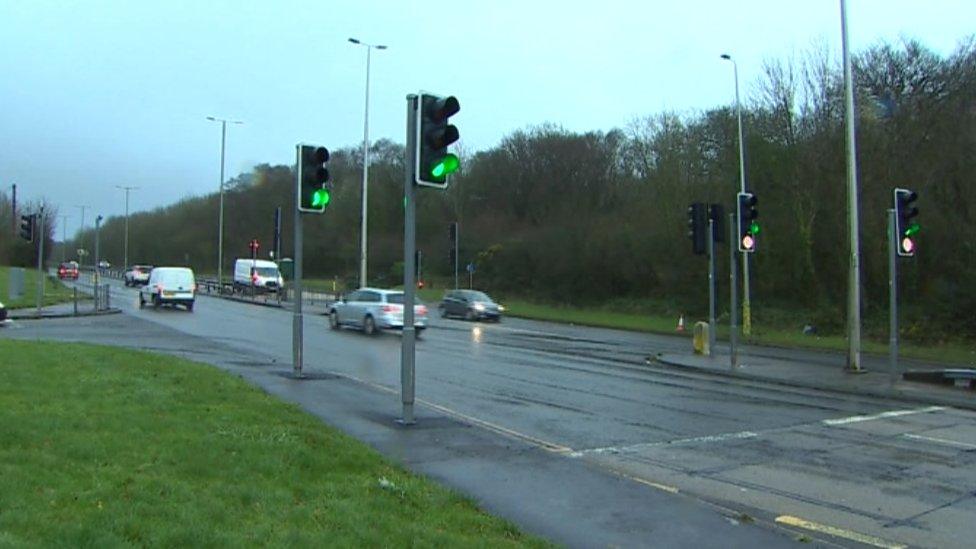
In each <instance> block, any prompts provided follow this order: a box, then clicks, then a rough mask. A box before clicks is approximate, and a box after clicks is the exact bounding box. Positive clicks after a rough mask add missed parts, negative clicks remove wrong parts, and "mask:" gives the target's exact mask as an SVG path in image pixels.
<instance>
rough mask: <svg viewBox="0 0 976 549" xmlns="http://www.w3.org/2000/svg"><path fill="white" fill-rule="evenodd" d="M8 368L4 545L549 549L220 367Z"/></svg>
mask: <svg viewBox="0 0 976 549" xmlns="http://www.w3.org/2000/svg"><path fill="white" fill-rule="evenodd" d="M0 357H3V360H0V441H2V444H0V547H18V546H64V547H78V546H85V547H115V546H126V545H158V546H171V547H182V546H268V545H272V546H307V547H322V546H341V547H359V546H398V547H404V546H440V547H467V546H482V547H497V546H523V545H527V546H546V545H547V544H546V542H544V541H541V540H538V539H536V538H532V537H529V536H526V535H524V534H522V533H520V532H519V531H518V530H517V529H516V528H515V527H514V526H513V525H511V524H509V523H507V522H505V521H503V520H501V519H498V518H495V517H492V516H490V515H487V514H485V513H483V512H481V511H479V510H478V509H477V508H476V506H475V505H474V504H473V503H472V502H471V501H469V500H468V499H466V498H463V497H461V496H459V495H457V494H455V493H453V492H451V491H449V490H447V489H445V488H442V487H439V486H437V485H435V484H433V483H432V482H430V481H428V480H426V479H424V478H422V477H418V476H416V475H413V474H411V473H408V472H406V471H404V470H403V469H401V468H399V467H397V466H395V465H393V464H391V463H390V462H388V461H386V460H385V459H384V458H382V457H381V456H380V455H378V454H377V453H376V452H374V451H372V450H370V449H369V448H367V447H366V446H365V445H363V444H362V443H359V442H357V441H355V440H353V439H351V438H350V437H347V436H345V435H343V434H341V433H339V432H338V431H336V430H334V429H331V428H328V427H326V426H325V425H323V424H322V423H320V422H319V421H318V420H316V419H315V418H313V417H312V416H310V415H308V414H306V413H304V412H302V411H301V410H300V409H299V408H298V407H297V406H294V405H290V404H285V403H282V402H280V401H279V400H277V399H275V398H273V397H271V396H269V395H267V394H265V393H263V392H261V391H260V390H258V389H256V388H254V387H252V386H250V385H248V384H247V383H245V382H244V381H242V380H240V379H238V378H235V377H233V376H230V375H228V374H226V373H224V372H221V371H219V370H217V369H215V368H212V367H209V366H205V365H202V364H197V363H193V362H189V361H186V360H180V359H176V358H172V357H168V356H162V355H156V354H150V353H143V352H135V351H129V350H121V349H116V348H112V347H100V346H92V345H82V344H63V343H52V342H21V341H12V340H0ZM382 479H385V482H381V480H382Z"/></svg>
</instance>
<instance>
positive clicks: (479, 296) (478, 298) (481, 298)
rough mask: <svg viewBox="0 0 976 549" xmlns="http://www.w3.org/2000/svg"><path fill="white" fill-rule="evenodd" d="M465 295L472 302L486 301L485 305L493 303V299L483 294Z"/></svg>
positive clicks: (469, 293)
mask: <svg viewBox="0 0 976 549" xmlns="http://www.w3.org/2000/svg"><path fill="white" fill-rule="evenodd" d="M465 295H466V296H467V297H468V299H469V300H470V301H484V302H485V303H491V298H490V297H488V295H487V294H485V293H483V292H466V293H465Z"/></svg>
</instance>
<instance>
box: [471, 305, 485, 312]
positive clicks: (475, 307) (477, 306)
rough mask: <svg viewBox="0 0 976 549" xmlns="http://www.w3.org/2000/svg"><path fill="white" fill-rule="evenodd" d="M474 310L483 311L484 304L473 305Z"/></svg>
mask: <svg viewBox="0 0 976 549" xmlns="http://www.w3.org/2000/svg"><path fill="white" fill-rule="evenodd" d="M474 310H476V311H484V310H485V304H484V303H475V304H474Z"/></svg>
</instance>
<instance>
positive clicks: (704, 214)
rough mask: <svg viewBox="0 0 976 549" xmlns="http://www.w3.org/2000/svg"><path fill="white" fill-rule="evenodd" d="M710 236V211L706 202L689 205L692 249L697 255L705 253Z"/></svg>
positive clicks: (689, 236)
mask: <svg viewBox="0 0 976 549" xmlns="http://www.w3.org/2000/svg"><path fill="white" fill-rule="evenodd" d="M707 236H708V211H707V209H706V207H705V204H703V203H702V202H695V203H694V204H691V205H690V206H688V238H690V239H691V251H692V252H694V254H695V255H702V254H704V253H705V243H706V240H705V239H706V238H707Z"/></svg>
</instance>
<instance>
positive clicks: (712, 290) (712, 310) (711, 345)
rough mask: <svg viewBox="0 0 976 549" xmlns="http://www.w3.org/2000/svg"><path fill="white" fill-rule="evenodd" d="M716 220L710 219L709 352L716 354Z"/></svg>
mask: <svg viewBox="0 0 976 549" xmlns="http://www.w3.org/2000/svg"><path fill="white" fill-rule="evenodd" d="M714 225H715V220H714V219H712V217H711V215H709V217H708V351H709V352H710V353H714V352H715V328H716V326H715V230H714Z"/></svg>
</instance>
